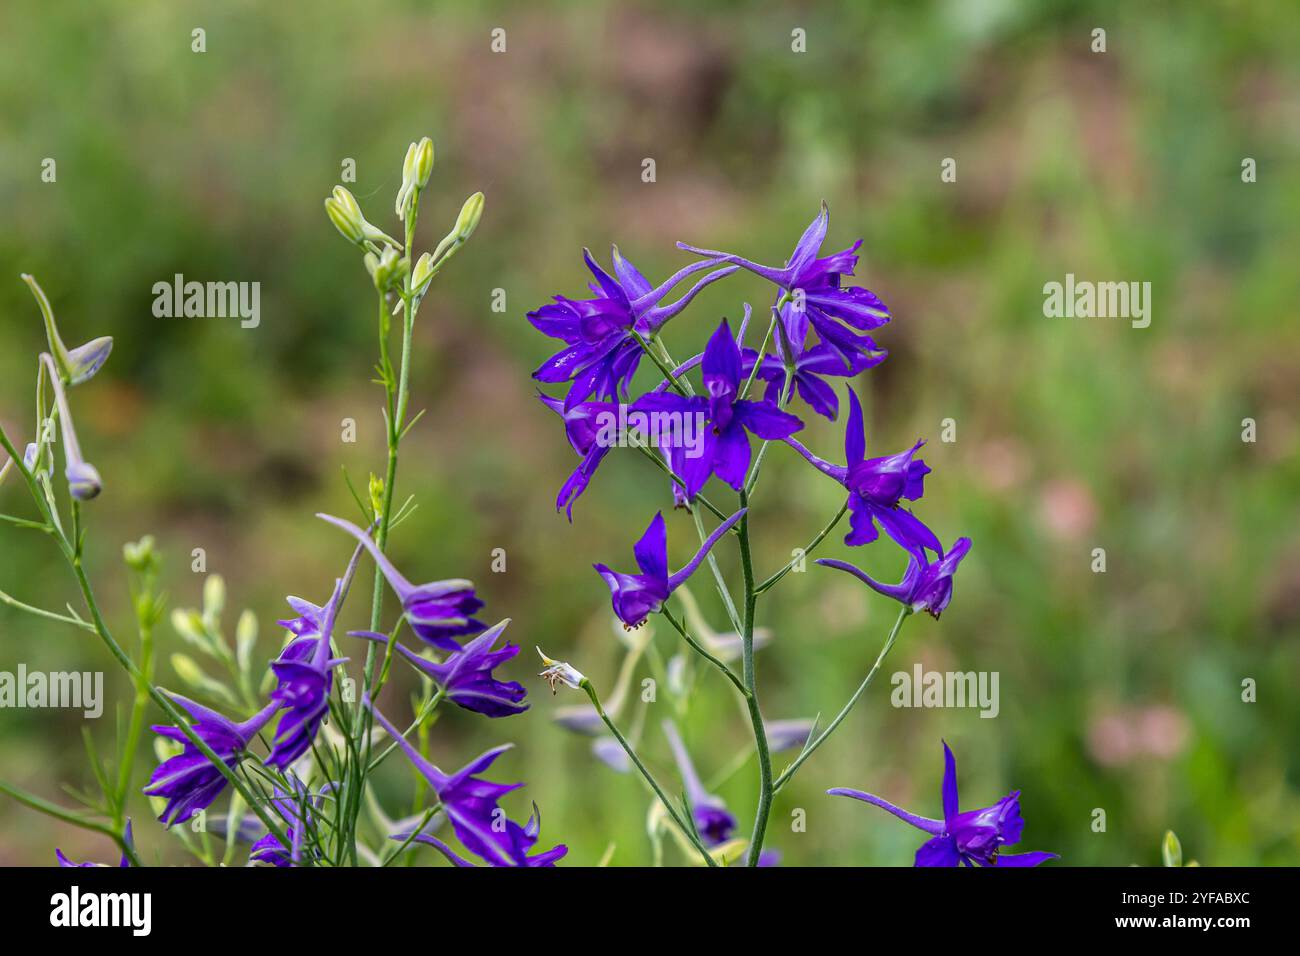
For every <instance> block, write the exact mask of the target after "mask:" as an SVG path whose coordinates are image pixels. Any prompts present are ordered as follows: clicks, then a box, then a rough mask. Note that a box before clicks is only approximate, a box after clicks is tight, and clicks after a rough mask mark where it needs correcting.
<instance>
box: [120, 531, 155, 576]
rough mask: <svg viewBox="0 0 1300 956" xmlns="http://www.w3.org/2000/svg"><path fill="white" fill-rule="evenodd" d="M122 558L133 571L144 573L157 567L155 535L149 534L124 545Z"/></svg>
mask: <svg viewBox="0 0 1300 956" xmlns="http://www.w3.org/2000/svg"><path fill="white" fill-rule="evenodd" d="M122 560H123V561H125V562H126V566H127V567H128V568H130V569H131V570H132V571H139V572H141V573H143V572H145V571H149V570H153V569H154V568H156V566H157V560H158V558H157V554H156V553H155V552H154V541H153V535H151V534H147V535H145V536H144V537H143V538H141V539H140V540H139V541H128V542H127V543H126V544H124V545H122Z"/></svg>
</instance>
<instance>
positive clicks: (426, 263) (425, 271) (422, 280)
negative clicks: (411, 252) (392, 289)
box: [411, 252, 436, 296]
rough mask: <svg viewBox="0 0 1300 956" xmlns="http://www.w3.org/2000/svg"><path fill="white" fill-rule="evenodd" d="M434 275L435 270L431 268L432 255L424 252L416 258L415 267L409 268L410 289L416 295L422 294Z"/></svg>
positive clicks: (426, 289)
mask: <svg viewBox="0 0 1300 956" xmlns="http://www.w3.org/2000/svg"><path fill="white" fill-rule="evenodd" d="M434 275H436V272H435V271H434V268H433V256H431V255H430V254H429V253H427V252H426V253H424V255H422V256H420V258H419V259H417V260H416V262H415V268H414V269H412V270H411V290H412V291H413V292H414V293H415V294H416V295H417V296H422V295H424V293H425V292H426V291H428V288H429V283H430V282H432V281H433V277H434Z"/></svg>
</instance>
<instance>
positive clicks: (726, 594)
mask: <svg viewBox="0 0 1300 956" xmlns="http://www.w3.org/2000/svg"><path fill="white" fill-rule="evenodd" d="M691 517H692V518H694V519H695V533H696V534H698V535H699V536H700V545H701V547H702V546H703V545H704V542H705V541H706V540H707V539H708V537H709V534H708V532H707V531H705V530H704V521H703V519H702V518H700V513H699V512H698V511H695V510H692V511H691ZM723 520H724V521H725V520H726V519H725V518H724V519H723ZM733 530H737V529H733ZM704 562H705V564H707V565H708V566H709V572H710V573H711V574H712V575H713V583H714V585H715V586H716V587H717V589H718V596H719V597H720V598H722V606H723V607H725V608H726V609H727V617H728V618H729V619H730V621H731V626H732V627H733V628H735V629H736V633H737V634H739V633H740V632H741V631H742V630H743V629H744V628H743V626H742V625H741V622H740V613H739V612H738V611H737V610H736V602H735V601H733V600H732V599H731V591H730V589H728V587H727V579H726V578H724V577H723V576H722V568H721V567H720V566H719V565H718V558H717V555H716V554H714V552H713V550H712V549H710V550H709V553H708V554H707V555H705V557H704Z"/></svg>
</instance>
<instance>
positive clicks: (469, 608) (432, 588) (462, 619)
mask: <svg viewBox="0 0 1300 956" xmlns="http://www.w3.org/2000/svg"><path fill="white" fill-rule="evenodd" d="M316 517H318V518H322V519H324V520H325V521H328V522H329V523H330V524H332V525H334V526H335V527H337V528H342V529H343V530H344V531H346V532H347V533H348V534H350V535H352V537H354V538H356V539H357V541H359V542H361V544H362V545H364V546H365V548H366V550H367V551H369V552H370V556H371V557H373V558H374V559H375V563H376V564H377V565H379V570H380V571H382V572H383V574H384V577H385V578H387V579H388V584H389V586H390V587H391V588H392V589H393V591H394V592H396V594H397V597H398V599H399V600H400V601H401V602H402V610H403V611H404V612H405V614H406V619H407V621H408V622H409V623H410V625H411V630H413V631H415V633H416V635H417V636H418V637H419V638H420V640H422V641H427V642H428V643H430V644H432V645H433V646H434V647H440V648H442V649H443V650H444V651H458V650H460V642H459V641H458V640H456V638H458V637H466V636H469V635H473V634H477V633H479V632H480V631H482V630H483V629H484V628H485V627H487V625H486V624H484V623H483V622H482V621H479V620H476V619H475V618H474V617H472V615H473V614H474V613H475V612H476V611H478V610H479V609H480V608H481V607H483V602H482V601H480V600H479V599H478V597H477V596H476V595H475V594H474V584H473V582H472V581H466V580H464V579H463V578H451V579H448V580H446V581H433V582H430V583H429V584H420V585H415V584H412V583H411V582H410V581H408V580H406V578H404V577H403V576H402V574H401V572H399V571H398V570H397V568H395V567H393V563H392V562H391V561H389V560H388V558H387V557H385V556H384V553H383V552H382V551H380V550H379V548H378V547H377V546H376V545H375V542H374V541H373V540H372V539H371V537H370V535H368V534H366V532H364V531H362V530H361V529H360V528H358V527H357V526H356V525H354V524H353V523H352V522H351V521H344V520H343V519H342V518H335V517H333V516H332V515H326V514H318V515H317V516H316Z"/></svg>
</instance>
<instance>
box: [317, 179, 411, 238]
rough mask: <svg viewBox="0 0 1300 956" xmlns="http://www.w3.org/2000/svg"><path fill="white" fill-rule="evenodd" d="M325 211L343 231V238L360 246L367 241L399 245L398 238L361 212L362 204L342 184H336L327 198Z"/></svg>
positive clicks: (338, 228)
mask: <svg viewBox="0 0 1300 956" xmlns="http://www.w3.org/2000/svg"><path fill="white" fill-rule="evenodd" d="M325 212H326V214H328V215H329V217H330V222H332V223H334V228H336V229H337V230H338V231H339V232H340V233H342V234H343V238H344V239H346V240H348V242H353V243H356V244H357V245H359V246H362V245H365V244H366V243H367V242H373V243H375V245H387V246H396V245H398V242H397V240H396V239H394V238H393V237H392V236H390V235H388V233H386V232H384V231H383V230H382V229H380V228H379V227H377V226H373V225H371V224H370V222H368V221H367V220H366V217H365V216H363V215H362V214H361V206H360V205H358V204H357V199H356V197H355V196H353V195H352V193H351V192H349V191H348V190H347V189H345V188H344V187H342V186H335V187H334V192H333V193H332V194H331V195H330V196H329V198H327V199H326V200H325Z"/></svg>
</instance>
